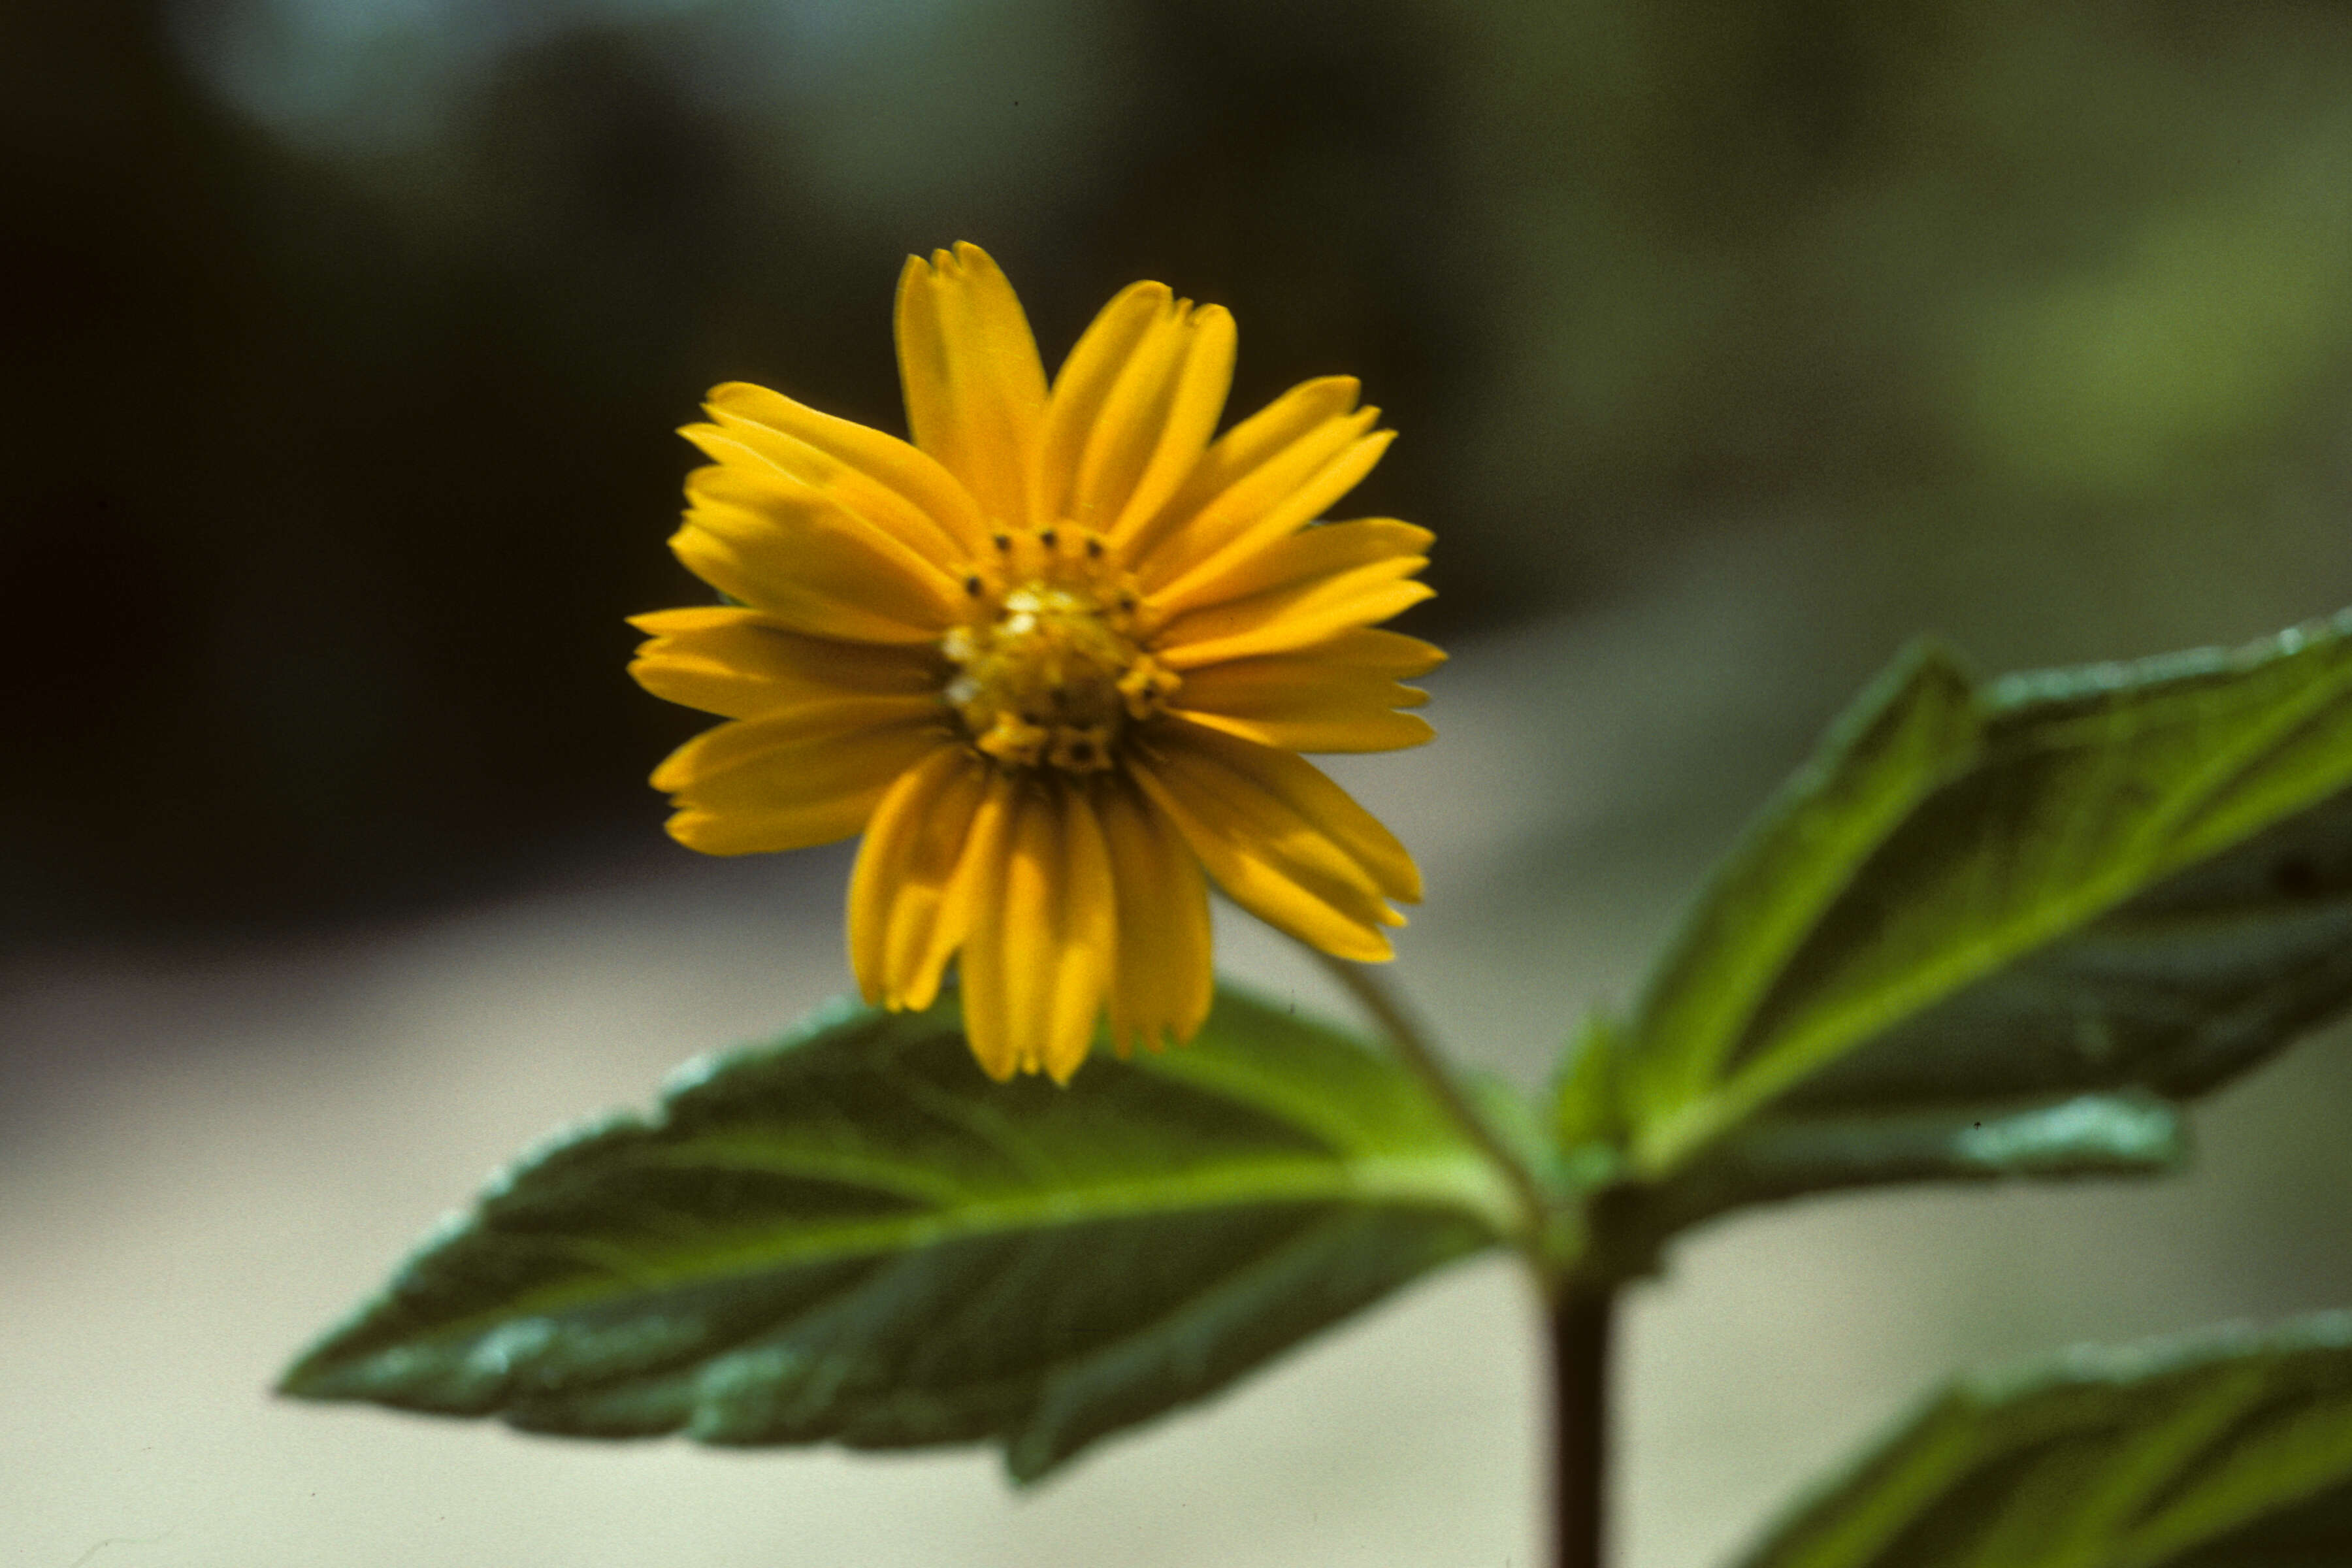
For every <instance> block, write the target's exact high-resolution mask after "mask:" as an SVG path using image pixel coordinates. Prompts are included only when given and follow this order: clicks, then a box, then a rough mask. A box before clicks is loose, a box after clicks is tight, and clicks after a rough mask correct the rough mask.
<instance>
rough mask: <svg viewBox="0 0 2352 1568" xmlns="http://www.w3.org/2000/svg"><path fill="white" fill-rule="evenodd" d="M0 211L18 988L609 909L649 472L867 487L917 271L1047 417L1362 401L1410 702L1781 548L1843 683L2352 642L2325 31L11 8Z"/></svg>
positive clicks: (1955, 19)
mask: <svg viewBox="0 0 2352 1568" xmlns="http://www.w3.org/2000/svg"><path fill="white" fill-rule="evenodd" d="M0 171H5V192H6V200H5V201H0V253H5V264H6V265H5V288H0V322H5V326H0V334H5V335H0V342H5V343H6V344H7V350H8V352H7V355H6V363H7V368H8V374H6V375H5V376H0V519H5V521H0V604H5V606H6V614H7V616H8V619H9V622H10V629H11V633H12V639H11V640H12V644H13V647H14V649H15V652H16V662H15V668H14V672H13V673H12V674H11V675H10V677H9V678H8V679H5V680H0V737H5V739H0V747H5V756H6V761H7V765H6V766H5V769H0V938H5V939H7V940H12V941H16V940H30V941H32V942H37V943H45V942H59V941H64V942H72V941H78V940H82V939H88V938H92V937H107V936H112V935H121V934H126V933H131V932H140V931H144V932H149V933H163V934H169V933H171V932H173V931H223V930H230V929H240V928H257V927H258V928H283V927H285V926H287V925H289V924H290V923H293V922H298V921H311V920H314V919H317V918H320V917H333V916H345V915H352V914H357V913H364V912H368V911H372V910H382V909H385V908H391V907H400V906H404V905H406V906H413V905H418V904H427V905H429V904H434V903H438V902H442V901H446V900H448V899H450V898H453V897H457V896H461V895H465V894H467V893H469V892H475V891H479V890H481V889H484V888H485V887H488V886H492V885H496V884H498V883H499V882H502V881H506V882H510V881H513V880H516V879H520V878H525V877H528V876H529V875H530V874H532V873H533V872H535V871H536V870H538V869H540V868H544V867H545V866H547V865H548V864H550V863H551V862H555V861H561V860H565V859H568V858H574V857H577V856H578V855H580V854H582V853H583V852H585V851H588V850H596V851H598V852H611V851H612V850H613V849H614V848H615V847H623V846H627V847H630V848H628V849H627V850H625V852H626V853H633V854H634V853H648V852H651V847H653V846H656V845H657V842H658V841H657V840H656V838H655V837H654V832H655V825H656V823H657V822H658V820H659V817H660V816H661V811H662V808H661V804H660V802H659V801H658V799H657V798H656V796H655V795H653V794H652V793H651V792H650V791H649V790H647V789H646V788H645V786H644V784H643V783H642V780H643V776H644V774H645V773H646V770H647V769H648V768H649V766H650V764H651V763H653V762H654V761H655V760H656V758H657V757H658V756H659V755H660V754H661V752H663V751H664V749H665V748H666V747H667V745H669V744H670V743H672V742H675V741H676V740H677V739H679V738H681V737H682V736H684V735H685V734H687V733H688V732H689V731H691V730H692V729H693V728H695V727H696V723H697V721H696V720H695V719H694V718H693V717H692V716H690V715H688V714H685V713H683V712H680V711H677V710H666V709H665V708H663V707H662V706H661V705H659V704H656V703H655V702H653V701H651V700H648V699H646V698H645V697H644V696H642V695H641V694H639V693H638V692H636V691H635V689H633V688H632V687H631V686H630V685H629V684H628V683H627V682H626V681H625V679H623V678H622V677H621V675H620V667H621V664H622V662H623V661H624V659H625V656H626V653H627V649H628V647H629V646H630V644H631V641H632V637H631V634H630V633H629V632H628V631H627V630H626V629H625V627H624V626H622V625H621V624H620V618H621V617H622V616H624V615H625V614H627V613H630V612H632V611H635V610H640V609H645V608H650V607H654V606H657V605H664V604H667V603H672V602H678V601H682V600H686V599H688V598H691V597H693V596H695V595H696V593H697V589H696V587H695V585H694V584H691V583H690V582H689V581H688V579H686V578H685V577H684V575H683V574H681V573H679V572H678V571H677V568H676V567H675V566H673V565H672V564H671V563H670V562H669V561H668V558H667V553H666V552H665V551H664V550H663V549H662V547H661V540H662V538H663V536H664V535H665V534H666V533H667V531H668V528H669V524H670V518H671V516H672V514H673V512H674V510H675V507H676V504H677V483H678V479H679V478H680V476H681V474H682V473H683V471H684V470H685V468H687V467H688V461H689V459H688V453H687V451H686V449H685V448H684V447H682V446H681V445H680V444H679V443H677V441H676V440H675V439H674V438H673V437H671V435H670V434H669V432H670V430H671V429H672V427H673V426H676V425H677V424H678V423H680V422H682V421H683V420H685V419H686V418H688V417H690V416H691V415H692V413H693V408H694V403H695V400H696V397H697V395H698V393H699V391H700V390H701V389H702V388H703V387H704V386H705V385H707V384H709V383H711V382H713V381H716V380H719V379H721V378H726V377H734V376H747V377H751V378H755V379H761V380H764V381H768V382H770V383H772V384H777V385H779V386H781V387H782V388H784V389H785V390H787V391H789V392H791V393H793V395H798V396H801V397H803V398H805V399H807V400H809V401H812V402H814V403H816V404H818V405H822V406H824V407H826V408H829V409H833V410H835V411H838V412H840V413H843V414H846V415H850V416H856V417H859V418H864V419H869V420H872V421H874V422H876V423H878V424H881V425H883V426H886V427H888V426H895V425H896V424H897V422H898V412H897V405H896V390H895V385H894V377H893V370H892V361H891V357H890V353H889V344H888V302H889V296H890V289H891V284H892V279H893V277H894V274H895V271H896V268H897V266H898V260H899V258H900V257H901V256H902V255H903V254H904V253H905V252H906V251H907V250H908V249H909V248H928V247H931V246H934V245H938V244H942V243H946V242H949V241H950V240H953V239H956V238H959V237H969V238H972V239H976V240H979V241H981V242H982V243H983V244H985V245H987V246H989V247H992V249H993V250H994V252H995V253H996V254H997V256H998V257H999V258H1000V259H1002V260H1003V262H1004V264H1005V265H1006V266H1007V268H1009V269H1010V270H1011V272H1012V274H1013V278H1014V279H1015V280H1016V282H1017V283H1018V284H1019V286H1020V287H1021V289H1022V290H1023V292H1024V297H1025V298H1026V300H1028V302H1029V304H1030V307H1031V310H1032V313H1033V317H1034V321H1035V322H1036V324H1037V326H1038V328H1039V331H1040V335H1041V337H1042V338H1043V340H1044V342H1045V347H1046V353H1047V355H1048V358H1049V361H1050V360H1051V359H1053V358H1055V357H1057V356H1058V354H1059V353H1060V352H1061V351H1062V349H1063V348H1064V347H1066V344H1067V343H1068V342H1069V341H1070V339H1071V338H1072V337H1073V336H1074V335H1075V333H1076V331H1077V329H1078V328H1079V326H1080V325H1082V324H1083V322H1084V321H1085V319H1086V318H1087V315H1088V313H1089V312H1090V311H1091V310H1092V309H1093V308H1094V307H1095V306H1096V305H1097V303H1098V302H1099V301H1100V300H1102V299H1104V298H1105V297H1107V296H1108V294H1109V293H1110V292H1111V291H1112V290H1113V289H1115V288H1117V287H1118V285H1120V284H1122V283H1124V282H1126V281H1128V280H1129V279H1132V278H1135V277H1138V276H1151V277H1156V278H1160V279H1165V280H1167V281H1169V282H1170V283H1171V284H1172V285H1174V286H1175V287H1176V288H1177V289H1179V290H1180V291H1181V292H1184V293H1187V294H1190V295H1192V296H1194V297H1198V298H1205V299H1211V300H1221V301H1223V302H1225V303H1227V304H1229V305H1231V306H1232V307H1233V308H1234V310H1235V311H1236V313H1237V314H1238V316H1239V319H1240V321H1241V327H1242V333H1243V348H1242V361H1241V369H1240V374H1239V378H1238V383H1237V386H1236V392H1235V400H1236V405H1237V406H1240V407H1244V408H1245V407H1246V406H1248V405H1255V403H1257V402H1259V401H1261V400H1263V399H1264V398H1265V397H1266V396H1268V395H1271V394H1273V393H1274V392H1276V391H1277V390H1278V389H1280V388H1281V387H1283V386H1284V385H1286V384H1289V383H1291V382H1294V381H1297V380H1298V379H1301V378H1303V377H1306V376H1308V375H1312V374H1321V373H1325V372H1329V371H1334V370H1349V371H1353V372H1356V373H1358V374H1361V375H1362V376H1363V377H1364V378H1365V380H1366V382H1367V384H1368V386H1369V389H1370V396H1371V397H1372V398H1373V399H1374V400H1375V401H1377V402H1379V403H1380V404H1381V405H1383V406H1384V407H1386V408H1387V409H1388V410H1389V411H1390V416H1391V419H1392V420H1393V422H1394V423H1395V425H1396V426H1398V427H1399V428H1400V429H1401V430H1402V432H1403V438H1402V440H1401V441H1400V442H1399V444H1398V446H1397V447H1396V449H1395V452H1394V454H1393V455H1392V456H1391V458H1389V460H1388V461H1387V463H1386V464H1385V465H1384V466H1383V468H1381V471H1380V472H1379V473H1378V474H1377V475H1376V476H1375V477H1374V478H1373V479H1372V480H1371V481H1370V483H1369V484H1367V485H1366V486H1365V487H1364V489H1363V490H1362V491H1361V492H1360V507H1359V510H1363V511H1388V512H1394V513H1397V514H1400V515H1403V516H1406V517H1410V518H1412V519H1414V520H1416V521H1423V522H1425V523H1428V524H1430V525H1431V526H1433V527H1434V528H1436V529H1437V530H1438V531H1439V533H1440V539H1441V542H1440V552H1439V556H1438V559H1437V563H1436V564H1435V566H1434V567H1433V571H1432V578H1433V581H1434V582H1435V583H1436V584H1437V585H1438V587H1439V588H1440V590H1441V594H1442V596H1441V597H1440V598H1439V599H1438V600H1437V601H1436V602H1435V603H1434V604H1433V605H1431V606H1429V607H1428V608H1427V609H1425V610H1423V611H1419V612H1416V614H1415V617H1414V622H1415V629H1419V630H1422V631H1424V632H1427V633H1430V634H1431V635H1435V636H1439V637H1444V638H1446V639H1448V640H1454V641H1459V640H1461V639H1463V638H1465V637H1471V636H1472V635H1474V634H1475V633H1477V632H1480V631H1483V630H1486V629H1488V628H1492V627H1496V626H1503V625H1506V624H1508V623H1509V622H1511V621H1513V620H1515V619H1517V618H1521V617H1526V616H1534V615H1538V614H1546V613H1553V612H1566V613H1569V614H1571V615H1580V614H1585V613H1589V612H1591V611H1592V610H1594V609H1595V608H1597V607H1605V606H1606V605H1608V604H1609V603H1610V602H1611V601H1612V598H1613V597H1614V596H1615V595H1619V594H1621V593H1622V592H1624V591H1625V590H1626V589H1627V587H1628V585H1629V584H1638V583H1640V582H1642V581H1643V574H1644V573H1646V572H1648V571H1650V570H1651V569H1652V567H1653V566H1654V563H1657V562H1660V561H1662V560H1667V559H1670V558H1672V557H1673V555H1674V553H1675V552H1676V551H1679V550H1682V549H1685V548H1686V547H1688V545H1689V544H1690V543H1691V542H1694V541H1704V540H1705V539H1706V538H1708V537H1709V536H1714V535H1720V534H1723V533H1726V532H1731V531H1759V530H1769V529H1771V528H1775V527H1780V526H1783V525H1785V524H1787V523H1788V522H1789V521H1790V520H1799V521H1802V522H1804V523H1805V524H1806V525H1807V526H1811V527H1815V528H1818V529H1826V530H1828V531H1830V533H1831V535H1832V537H1833V538H1836V539H1842V540H1844V541H1846V542H1847V543H1848V544H1850V545H1851V548H1850V549H1839V550H1832V552H1829V558H1830V559H1832V560H1834V561H1837V562H1838V563H1839V564H1838V565H1837V567H1836V569H1835V571H1834V572H1833V573H1830V574H1825V577H1824V581H1823V582H1822V584H1821V589H1820V591H1821V593H1822V596H1823V600H1824V603H1825V604H1827V603H1832V602H1840V601H1842V600H1843V599H1849V598H1851V597H1853V595H1855V594H1856V593H1858V592H1860V593H1866V594H1868V595H1875V599H1874V602H1877V603H1881V604H1882V605H1884V606H1885V607H1884V609H1883V610H1882V612H1880V613H1879V614H1878V615H1876V616H1874V618H1873V619H1872V622H1871V625H1870V626H1869V627H1868V628H1866V629H1865V630H1864V631H1862V632H1859V633H1857V634H1856V643H1857V646H1856V647H1855V648H1854V650H1853V655H1852V657H1851V658H1846V659H1843V660H1842V661H1841V668H1840V671H1839V674H1840V676H1841V678H1843V676H1844V675H1845V674H1847V673H1848V671H1847V669H1846V668H1845V667H1846V666H1849V665H1850V666H1851V673H1853V674H1855V675H1858V674H1859V673H1860V672H1861V670H1863V669H1864V668H1867V667H1868V666H1869V665H1870V664H1872V663H1874V662H1875V661H1876V659H1877V658H1880V657H1881V656H1883V655H1884V653H1885V651H1886V649H1887V648H1888V647H1891V646H1892V643H1893V641H1894V640H1895V637H1899V636H1900V635H1901V633H1902V632H1903V631H1906V630H1908V629H1910V626H1909V624H1903V623H1912V622H1916V621H1921V620H1936V621H1938V622H1940V623H1945V624H1948V625H1949V624H1950V623H1955V622H1957V623H1959V624H1958V625H1957V626H1951V627H1950V629H1954V630H1958V631H1961V632H1963V633H1964V634H1973V636H1972V637H1970V638H1969V640H1972V641H1973V642H1974V643H1975V644H1976V646H1977V647H1979V650H1980V651H1981V652H1983V653H1984V654H1985V655H1986V656H1987V657H1988V658H1989V659H1990V660H1991V661H1993V662H1996V663H2008V662H2025V661H2031V660H2040V659H2059V658H2090V657H2105V656H2109V655H2126V654H2132V653H2138V652H2146V651H2150V650H2151V649H2152V648H2153V647H2159V646H2162V645H2163V643H2164V642H2167V641H2181V640H2198V639H2202V638H2207V637H2214V638H2223V639H2235V638H2238V637H2243V636H2248V635H2252V633H2254V632H2256V631H2259V630H2262V629H2263V628H2264V626H2265V624H2266V623H2268V622H2271V621H2273V620H2275V619H2282V618H2292V617H2293V616H2300V615H2304V614H2308V613H2316V612H2318V611H2322V610H2325V609H2327V608H2330V607H2332V604H2333V599H2332V598H2331V597H2330V595H2331V594H2333V593H2335V592H2336V591H2337V590H2338V589H2339V588H2346V587H2352V574H2347V573H2346V572H2345V571H2344V570H2343V569H2341V568H2337V567H2335V566H2333V565H2332V564H2331V563H2334V562H2335V561H2336V559H2338V558H2339V557H2343V556H2346V555H2347V553H2348V552H2352V531H2347V529H2346V527H2345V516H2346V510H2345V506H2344V502H2345V500H2346V489H2347V453H2352V448H2347V439H2346V437H2347V421H2346V412H2347V369H2352V11H2347V8H2345V7H2343V6H2341V5H2334V4H2318V3H2266V0H2256V3H2250V4H2242V5H2230V6H2219V5H2210V4H2206V5H2187V4H2182V5H2120V4H2087V3H2081V0H2070V3H2061V4H2037V5H2023V4H2007V5H1985V4H1979V3H1962V0H1926V3H1920V4H1912V5H1900V6H1884V5H1863V4H1859V3H1839V0H1763V3H1758V4H1751V5H1737V6H1725V5H1716V4H1711V3H1701V0H1582V3H1566V4H1563V3H1556V0H1498V3H1491V4H1489V3H1473V0H1410V3H1409V0H1349V3H1346V4H1342V3H1339V0H1316V3H1304V4H1282V5H1267V4H1262V3H1259V0H887V3H877V4H873V5H853V4H848V3H846V0H809V3H806V4H798V5H783V4H772V5H752V4H748V3H745V0H660V3H656V0H635V3H629V0H603V3H601V4H599V3H592V0H569V3H564V4H545V5H526V6H509V7H499V6H495V5H482V4H467V3H461V0H404V3H402V4H397V5H394V4H391V3H390V0H300V3H297V0H268V3H265V0H230V3H224V4H202V5H200V4H195V3H194V0H188V3H186V4H184V5H179V6H177V7H171V6H157V5H140V4H134V3H126V0H103V3H91V4H83V5H50V4H37V3H34V0H15V3H14V4H12V5H8V6H7V8H6V9H5V13H0ZM2331 571H2332V572H2334V573H2335V574H2336V575H2335V576H2334V578H2332V579H2331V578H2330V577H2329V576H2328V574H2329V573H2330V572H2331ZM1857 581H1864V582H1866V583H1867V584H1869V586H1868V587H1866V588H1864V589H1857V588H1856V586H1855V584H1856V582H1857ZM2305 601H2308V602H2305ZM2282 612H2284V614H2282ZM1882 622H1883V623H1885V625H1884V626H1882V625H1881V623H1882ZM1988 645H1989V646H1988ZM1828 695H1829V696H1832V697H1833V695H1834V693H1833V692H1832V693H1829V694H1828ZM1825 700H1826V698H1825ZM1823 710H1825V708H1821V709H1815V708H1808V709H1807V719H1806V722H1807V724H1810V723H1811V721H1814V720H1817V719H1818V717H1819V715H1820V712H1821V711H1823ZM1794 739H1795V736H1794V734H1793V733H1792V735H1791V737H1790V743H1791V744H1792V745H1793V742H1794ZM1791 754H1793V752H1791Z"/></svg>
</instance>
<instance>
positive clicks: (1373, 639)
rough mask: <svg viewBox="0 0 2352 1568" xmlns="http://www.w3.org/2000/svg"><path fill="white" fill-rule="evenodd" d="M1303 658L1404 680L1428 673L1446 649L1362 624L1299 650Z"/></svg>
mask: <svg viewBox="0 0 2352 1568" xmlns="http://www.w3.org/2000/svg"><path fill="white" fill-rule="evenodd" d="M1298 657H1299V658H1318V659H1323V660H1326V661H1328V662H1329V663H1332V664H1341V665H1348V666H1350V667H1352V668H1360V669H1367V670H1377V671H1379V672H1380V673H1381V674H1382V675H1392V676H1395V677H1396V678H1397V679H1400V680H1411V679H1412V678H1413V677H1414V676H1416V675H1427V674H1428V673H1429V672H1430V671H1431V670H1433V669H1435V668H1437V667H1438V666H1439V665H1441V664H1444V662H1445V650H1444V648H1442V647H1438V646H1437V645H1436V644H1434V643H1425V642H1423V641H1422V640H1421V639H1420V638H1419V637H1406V636H1405V635H1404V634H1403V633H1402V632H1384V631H1375V630H1373V629H1372V628H1370V627H1369V626H1360V627H1358V628H1357V629H1356V630H1354V631H1348V632H1341V633H1340V634H1339V636H1338V637H1333V638H1332V639H1331V640H1330V641H1328V642H1320V643H1317V644H1315V645H1314V646H1313V647H1304V648H1301V649H1299V650H1298Z"/></svg>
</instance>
